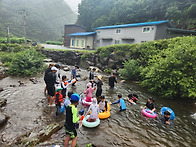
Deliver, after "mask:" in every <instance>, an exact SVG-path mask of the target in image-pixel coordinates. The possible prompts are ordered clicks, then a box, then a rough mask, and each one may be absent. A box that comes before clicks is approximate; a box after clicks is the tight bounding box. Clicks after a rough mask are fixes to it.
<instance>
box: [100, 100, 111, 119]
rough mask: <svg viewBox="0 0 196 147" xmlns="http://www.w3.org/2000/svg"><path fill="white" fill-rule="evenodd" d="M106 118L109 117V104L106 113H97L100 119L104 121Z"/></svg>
mask: <svg viewBox="0 0 196 147" xmlns="http://www.w3.org/2000/svg"><path fill="white" fill-rule="evenodd" d="M108 117H110V104H109V103H107V111H104V112H102V113H99V118H100V119H106V118H108Z"/></svg>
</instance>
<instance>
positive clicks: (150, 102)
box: [143, 98, 156, 113]
mask: <svg viewBox="0 0 196 147" xmlns="http://www.w3.org/2000/svg"><path fill="white" fill-rule="evenodd" d="M146 108H148V109H150V110H151V111H150V113H153V112H154V111H155V110H156V109H155V104H154V100H153V99H152V98H149V99H148V101H147V103H146V105H145V106H144V107H143V109H146Z"/></svg>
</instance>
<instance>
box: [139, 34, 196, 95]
mask: <svg viewBox="0 0 196 147" xmlns="http://www.w3.org/2000/svg"><path fill="white" fill-rule="evenodd" d="M177 39H178V38H177ZM173 41H174V42H173V43H171V44H170V45H169V47H168V48H167V49H166V50H163V51H161V52H160V53H159V54H157V55H155V56H154V57H153V58H152V59H151V60H149V63H148V64H149V65H148V66H147V67H145V68H144V69H143V70H142V72H141V76H142V78H143V81H142V82H141V84H142V85H143V86H145V87H147V88H148V89H149V91H151V92H154V93H157V94H159V95H162V96H163V97H169V98H196V91H195V89H196V81H195V79H196V75H195V72H196V37H183V38H181V39H179V40H177V41H175V40H173Z"/></svg>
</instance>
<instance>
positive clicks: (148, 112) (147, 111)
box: [142, 109, 157, 118]
mask: <svg viewBox="0 0 196 147" xmlns="http://www.w3.org/2000/svg"><path fill="white" fill-rule="evenodd" d="M150 111H151V110H150V109H143V110H142V114H143V115H145V116H147V117H150V118H156V117H157V114H156V113H155V112H153V113H150Z"/></svg>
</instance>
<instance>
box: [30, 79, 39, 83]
mask: <svg viewBox="0 0 196 147" xmlns="http://www.w3.org/2000/svg"><path fill="white" fill-rule="evenodd" d="M29 80H30V81H31V82H32V83H33V84H37V83H38V80H37V79H36V78H30V79H29Z"/></svg>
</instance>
